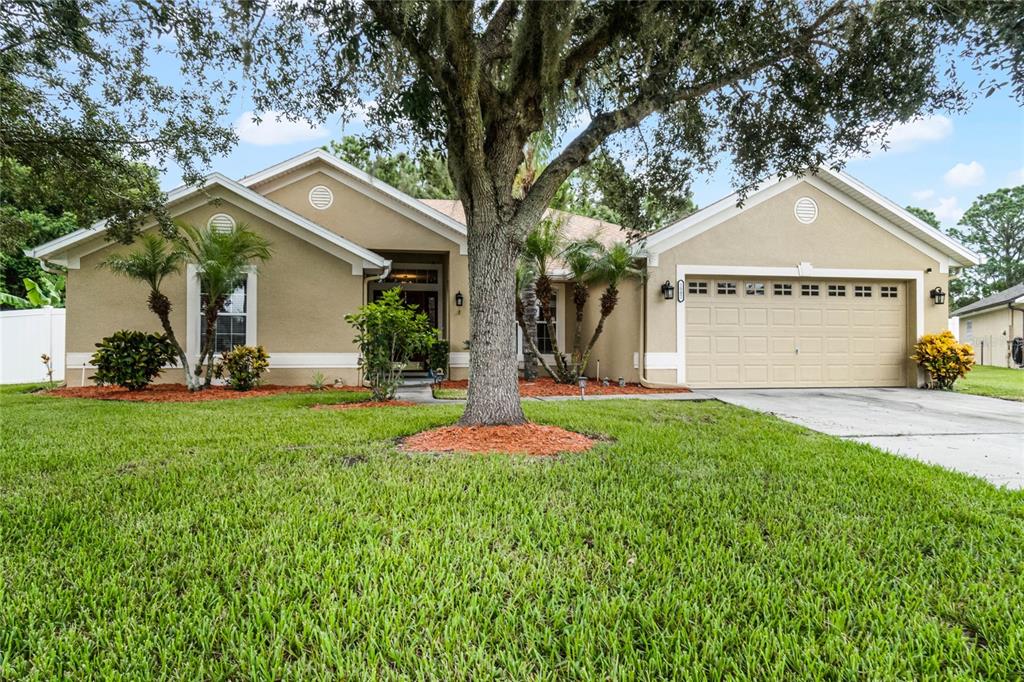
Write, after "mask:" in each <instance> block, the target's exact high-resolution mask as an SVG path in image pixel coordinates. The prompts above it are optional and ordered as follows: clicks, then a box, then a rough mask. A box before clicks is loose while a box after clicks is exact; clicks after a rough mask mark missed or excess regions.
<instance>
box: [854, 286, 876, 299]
mask: <svg viewBox="0 0 1024 682" xmlns="http://www.w3.org/2000/svg"><path fill="white" fill-rule="evenodd" d="M873 289H874V287H873V286H871V285H870V284H856V285H854V287H853V297H854V298H871V293H872V290H873Z"/></svg>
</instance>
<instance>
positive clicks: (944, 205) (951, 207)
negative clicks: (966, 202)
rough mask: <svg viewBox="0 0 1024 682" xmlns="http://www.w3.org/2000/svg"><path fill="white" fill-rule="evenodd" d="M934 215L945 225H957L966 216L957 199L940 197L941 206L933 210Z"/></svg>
mask: <svg viewBox="0 0 1024 682" xmlns="http://www.w3.org/2000/svg"><path fill="white" fill-rule="evenodd" d="M932 213H934V214H935V217H936V218H938V219H939V220H940V221H942V222H943V223H947V224H950V225H956V224H957V223H958V222H960V218H961V217H962V216H963V214H964V209H962V208H960V202H959V201H958V200H957V198H956V197H940V198H939V205H938V206H935V207H934V208H932Z"/></svg>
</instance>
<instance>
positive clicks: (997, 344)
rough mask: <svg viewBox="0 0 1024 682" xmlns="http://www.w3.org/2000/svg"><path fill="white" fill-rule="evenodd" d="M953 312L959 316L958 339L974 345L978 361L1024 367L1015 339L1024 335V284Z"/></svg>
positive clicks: (976, 360) (1000, 365)
mask: <svg viewBox="0 0 1024 682" xmlns="http://www.w3.org/2000/svg"><path fill="white" fill-rule="evenodd" d="M952 314H953V315H955V316H957V317H958V318H959V326H960V329H959V331H958V333H957V338H958V339H960V341H961V342H963V343H969V344H971V345H972V346H974V360H975V362H977V363H978V364H979V365H994V366H996V367H1019V366H1021V364H1022V363H1019V362H1015V359H1014V358H1013V357H1012V353H1013V340H1014V339H1019V338H1021V337H1024V283H1021V284H1017V285H1015V286H1012V287H1010V288H1009V289H1004V290H1003V291H1000V292H999V293H998V294H992V295H991V296H988V297H986V298H983V299H981V300H980V301H976V302H975V303H972V304H970V305H966V306H964V307H963V308H960V309H959V310H956V311H954V312H953V313H952Z"/></svg>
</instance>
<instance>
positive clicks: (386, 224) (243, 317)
mask: <svg viewBox="0 0 1024 682" xmlns="http://www.w3.org/2000/svg"><path fill="white" fill-rule="evenodd" d="M737 199H738V198H737V197H736V196H735V195H733V196H730V197H727V198H725V199H723V200H721V201H719V202H717V203H715V204H712V205H710V206H708V207H707V208H705V209H702V210H701V211H698V212H696V213H694V214H693V215H690V216H688V217H687V218H685V219H683V220H681V221H679V222H677V223H674V224H672V225H669V226H667V227H665V228H663V229H661V230H659V231H658V232H655V233H653V234H651V235H650V236H649V237H648V239H647V240H646V243H645V244H644V245H643V246H642V247H641V257H642V258H645V259H646V262H647V269H648V277H647V278H646V279H645V281H643V282H627V283H626V284H625V285H623V286H622V287H621V290H620V296H619V305H618V307H617V308H616V310H615V312H614V313H613V314H612V316H611V318H610V319H609V320H608V323H607V325H606V327H605V332H604V334H603V336H602V337H601V339H600V340H599V342H598V343H597V346H596V347H595V352H594V354H593V355H592V363H591V366H590V369H589V372H590V374H591V375H592V376H594V375H596V374H597V372H598V366H600V375H601V376H608V377H611V378H613V379H617V378H618V377H623V378H625V379H627V380H629V381H638V380H645V381H648V382H655V383H663V384H686V385H690V386H694V387H712V386H714V387H728V386H777V387H784V386H907V385H910V386H913V385H916V384H917V382H918V377H917V372H916V370H915V369H914V367H913V364H912V363H911V361H910V360H909V357H908V356H909V355H910V348H911V346H912V345H913V342H914V340H915V339H916V338H917V337H919V336H920V335H922V334H924V333H926V332H936V331H941V330H942V329H944V328H945V326H946V319H947V313H948V307H947V305H946V303H945V293H944V290H945V289H946V287H947V286H948V281H949V273H950V271H951V270H955V269H958V268H962V267H966V266H970V265H973V264H976V263H977V262H978V261H979V257H978V256H977V255H976V254H974V253H973V252H971V251H970V250H968V249H966V248H965V247H963V246H961V245H960V244H958V243H957V242H955V241H954V240H952V239H950V238H949V237H947V236H945V235H943V234H942V233H941V232H939V231H937V230H935V229H934V228H932V227H931V226H929V225H927V224H925V223H923V222H922V221H920V220H919V219H917V218H916V217H914V216H913V215H911V214H909V213H907V212H906V211H905V210H903V209H902V208H900V207H899V206H897V205H895V204H894V203H892V202H891V201H889V200H887V199H885V198H883V197H881V196H880V195H878V194H877V193H875V192H873V191H872V190H870V189H868V188H867V187H865V186H863V185H862V184H860V183H859V182H857V181H856V180H854V179H853V178H850V177H849V176H847V175H845V174H842V173H835V172H832V171H828V170H821V171H820V172H819V174H817V175H815V176H808V177H793V178H787V179H784V180H780V181H776V182H772V183H770V184H767V185H765V186H763V187H760V188H758V189H756V190H754V191H752V192H751V193H750V194H748V196H747V197H746V198H745V200H744V202H743V206H742V207H738V206H737ZM168 209H169V211H170V213H171V214H172V215H173V216H175V217H176V218H178V219H181V220H185V221H187V222H191V223H194V224H212V225H215V226H216V225H222V226H225V227H228V226H230V225H232V224H237V223H246V224H248V225H249V226H250V227H251V228H253V229H254V230H256V231H258V232H260V233H261V234H264V235H265V236H266V237H267V238H268V239H269V240H270V241H271V242H272V246H273V250H274V254H273V258H271V259H270V260H269V261H268V262H266V263H265V264H262V265H260V266H259V269H258V271H256V270H254V271H253V272H252V273H251V274H250V275H249V276H248V279H247V281H246V282H245V283H244V284H243V285H242V286H241V287H240V288H239V290H238V291H237V292H236V294H235V296H234V297H232V301H231V303H230V306H229V310H228V311H227V312H226V313H225V314H224V315H222V318H221V322H220V323H219V326H218V338H217V344H218V347H219V348H221V349H226V348H230V347H231V346H232V345H234V344H237V343H248V344H254V343H259V344H261V345H263V346H264V347H265V348H266V349H267V351H268V352H269V353H270V363H271V370H270V374H269V375H268V380H269V381H272V382H274V383H285V384H289V383H290V384H302V383H308V382H309V381H310V377H311V376H312V374H313V373H314V372H317V371H319V372H323V373H324V375H325V376H327V377H328V378H329V379H341V380H343V381H345V382H346V383H355V382H357V381H358V380H359V375H358V369H357V366H358V353H357V348H356V346H355V344H354V342H353V333H352V330H351V328H350V327H349V326H348V325H347V324H346V323H345V321H344V316H345V314H347V313H350V312H352V311H354V310H356V309H357V308H358V307H359V306H360V305H361V304H363V303H364V302H365V301H367V300H369V299H372V297H373V296H375V295H376V294H377V292H379V291H381V290H383V289H385V288H388V287H393V286H400V287H401V288H402V289H403V290H404V291H405V292H406V298H407V300H409V301H411V302H414V303H416V304H418V305H420V306H421V308H422V309H423V310H424V311H425V312H426V313H427V315H428V316H429V317H430V319H431V322H432V323H433V324H435V325H436V326H437V327H438V328H439V329H440V331H441V334H442V335H443V336H444V337H445V338H447V339H448V340H449V341H450V343H451V350H452V352H451V356H450V360H451V375H452V376H453V377H454V378H464V377H465V376H466V374H467V368H468V365H469V351H468V350H467V348H466V341H467V339H468V338H469V302H470V300H471V299H472V296H473V292H472V291H471V290H470V289H469V277H468V261H467V255H466V228H465V225H464V224H463V217H462V213H461V206H459V205H458V204H457V202H435V201H419V200H416V199H414V198H412V197H410V196H408V195H405V194H403V193H402V192H400V191H398V190H396V189H395V188H393V187H391V186H390V185H387V184H385V183H383V182H381V181H379V180H377V179H375V178H373V177H371V176H369V175H367V174H366V173H363V172H362V171H359V170H357V169H355V168H353V167H352V166H350V165H348V164H346V163H344V162H342V161H340V160H338V159H337V158H335V157H333V156H332V155H330V154H328V153H326V152H324V151H322V150H314V151H310V152H307V153H305V154H302V155H299V156H297V157H295V158H292V159H290V160H288V161H285V162H283V163H280V164H277V165H275V166H272V167H270V168H268V169H266V170H263V171H260V172H259V173H256V174H254V175H250V176H248V177H246V178H242V179H241V180H239V181H234V180H231V179H229V178H226V177H224V176H222V175H219V174H214V175H211V176H210V177H209V178H208V179H207V181H206V182H205V184H204V185H203V186H202V187H198V188H181V189H178V190H175V191H173V192H171V193H170V194H169V197H168ZM567 220H568V228H567V229H568V232H569V233H570V234H571V235H572V236H591V235H594V236H597V237H598V238H600V239H602V240H605V241H609V240H611V239H616V238H622V234H621V232H619V231H618V230H617V228H616V227H615V226H611V225H607V224H605V223H600V222H599V221H592V220H590V219H587V218H582V217H580V216H568V218H567ZM124 248H126V247H124V246H122V245H117V244H111V243H110V242H108V241H106V240H105V239H104V236H103V226H102V224H98V225H95V226H93V227H91V228H86V229H83V230H79V231H78V232H75V233H73V234H71V235H68V236H65V237H62V238H60V239H56V240H54V241H52V242H49V243H47V244H44V245H42V246H40V247H37V248H36V249H33V250H31V251H30V252H29V255H32V256H35V257H37V258H40V259H41V260H44V261H47V262H49V263H53V264H55V265H63V266H65V267H67V268H68V286H67V339H66V341H67V343H66V346H67V377H68V381H69V382H70V383H72V384H76V383H79V382H80V381H81V380H82V377H88V376H89V373H90V371H91V369H90V368H89V367H88V366H87V365H88V360H89V357H90V354H91V352H92V350H93V347H94V344H95V343H96V342H97V341H98V340H99V339H100V338H102V337H103V336H106V335H109V334H110V333H112V332H114V331H116V330H117V329H121V328H134V329H144V330H158V328H159V325H158V323H157V320H156V318H155V316H154V315H153V314H152V313H150V312H149V310H147V308H146V289H145V287H144V286H143V285H141V284H138V283H134V282H130V281H128V280H125V279H121V278H118V277H115V276H114V275H112V274H111V273H109V272H108V271H106V270H102V269H98V268H97V265H98V264H99V263H100V261H102V260H103V259H104V258H106V257H107V256H108V255H109V254H110V253H112V252H114V251H116V250H119V249H124ZM128 248H130V247H128ZM553 274H555V275H556V276H558V277H559V278H560V282H559V284H558V287H557V291H556V295H557V306H556V318H557V320H559V321H563V323H558V324H556V325H555V328H556V331H555V333H556V338H557V339H558V341H559V342H560V345H561V347H562V348H563V349H564V348H565V347H566V343H565V340H566V339H571V338H572V334H573V325H574V323H575V320H574V319H573V317H574V316H573V315H571V314H567V313H566V311H567V307H568V306H567V298H568V296H566V282H565V273H564V272H556V273H553ZM165 289H166V293H167V294H168V295H169V296H170V298H171V301H172V303H173V304H174V311H173V313H172V322H173V324H174V325H175V329H178V330H182V331H181V332H179V333H180V334H182V338H183V339H184V340H185V345H186V352H187V354H188V355H189V357H195V356H196V355H197V354H198V347H199V323H200V300H201V292H200V291H199V286H198V284H197V279H196V278H195V273H194V271H192V270H191V269H190V270H189V271H188V272H185V273H183V274H182V275H181V276H180V277H177V278H171V279H169V280H167V281H166V283H165ZM594 293H595V294H597V295H595V296H592V297H591V303H590V305H589V307H588V310H587V313H586V315H585V318H584V328H585V332H584V333H585V336H586V334H589V332H590V331H591V330H592V329H593V327H594V324H595V322H596V319H597V316H598V300H597V299H598V298H599V293H600V287H595V288H594ZM568 309H569V310H570V311H571V307H568ZM548 333H549V332H547V330H545V331H543V332H542V334H548ZM75 368H82V371H79V372H76V371H74V370H75ZM163 380H166V381H180V380H181V377H180V374H178V373H177V372H175V371H169V372H166V373H165V375H164V377H163Z"/></svg>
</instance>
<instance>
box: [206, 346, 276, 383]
mask: <svg viewBox="0 0 1024 682" xmlns="http://www.w3.org/2000/svg"><path fill="white" fill-rule="evenodd" d="M269 367H270V355H268V354H267V351H266V349H264V348H263V346H235V347H234V348H232V349H231V350H229V351H228V352H226V353H224V354H223V355H221V359H220V362H219V363H217V365H216V367H215V368H214V375H215V376H216V377H217V378H218V379H221V378H223V377H225V376H226V377H227V381H228V386H230V387H231V388H233V389H235V390H236V391H251V390H252V389H254V388H256V386H258V385H259V383H260V377H261V376H262V375H263V373H264V372H266V371H267V368H269Z"/></svg>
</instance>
